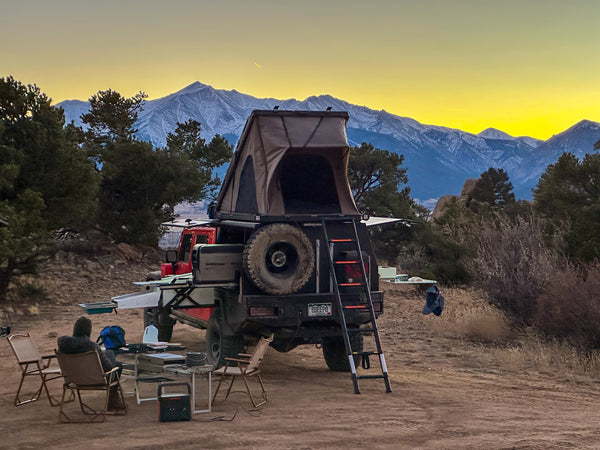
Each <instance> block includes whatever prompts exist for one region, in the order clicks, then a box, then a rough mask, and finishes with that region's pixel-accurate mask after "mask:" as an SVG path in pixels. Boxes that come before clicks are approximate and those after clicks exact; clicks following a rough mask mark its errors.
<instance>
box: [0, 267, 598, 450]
mask: <svg viewBox="0 0 600 450" xmlns="http://www.w3.org/2000/svg"><path fill="white" fill-rule="evenodd" d="M124 278H126V277H124ZM385 289H386V291H387V293H386V300H387V302H386V312H385V314H384V315H383V316H382V317H381V319H380V322H379V323H380V327H381V330H382V339H383V348H384V351H385V352H386V359H387V364H388V367H389V373H390V377H391V384H392V389H393V392H392V393H389V394H386V393H385V390H384V387H383V384H382V383H381V381H380V380H365V381H363V382H362V383H361V389H362V393H361V394H360V395H355V394H354V393H353V390H352V384H351V380H350V377H349V375H348V374H345V373H335V372H331V371H329V370H328V369H327V367H326V366H325V363H324V361H323V358H322V355H321V351H320V350H319V349H317V348H315V347H312V346H304V347H299V348H296V349H294V350H293V351H291V352H289V353H285V354H282V353H277V352H276V351H274V350H272V349H271V350H269V352H268V353H267V356H266V359H265V361H264V363H263V364H264V365H263V375H264V379H265V383H266V387H267V390H268V394H269V398H270V402H269V403H268V404H267V405H265V406H263V407H262V408H260V410H258V411H255V410H252V409H251V408H250V404H249V402H248V399H247V397H245V396H244V395H243V394H242V393H235V394H234V395H233V396H232V397H231V398H230V399H229V400H227V401H226V402H224V403H221V404H219V405H217V406H216V407H215V408H214V410H213V412H212V413H208V414H197V415H195V416H194V418H193V420H192V421H190V422H170V423H160V422H159V421H158V412H157V403H156V402H155V401H150V402H144V403H142V404H140V405H137V404H136V402H135V399H134V398H133V397H132V396H128V397H127V403H128V407H129V412H128V414H127V415H126V416H124V417H109V418H108V419H107V421H106V422H105V423H99V424H92V425H81V424H58V423H57V414H58V410H57V408H52V407H51V406H50V405H49V404H48V402H47V401H46V400H45V399H44V400H41V401H38V402H36V403H32V404H28V405H24V406H19V407H15V406H13V404H12V401H13V396H14V393H15V391H16V388H17V384H18V381H19V370H18V368H17V365H16V362H15V359H14V357H13V355H12V352H11V350H10V348H9V346H8V342H7V341H6V339H5V338H3V339H2V340H1V341H0V355H1V358H0V376H1V377H2V380H3V382H2V385H1V387H0V410H1V412H2V414H1V416H0V436H1V437H2V438H1V439H0V447H1V448H42V447H47V448H61V449H81V448H87V449H91V448H144V449H148V448H238V447H244V448H256V449H258V448H260V449H269V448H273V449H274V448H277V449H281V448H294V449H310V448H344V449H353V448H394V449H396V448H426V449H427V448H435V449H448V448H486V449H488V448H493V449H502V448H539V449H553V448H561V449H562V448H600V431H599V430H598V418H599V417H600V389H599V386H598V383H597V382H596V380H595V379H593V378H591V377H589V376H585V375H573V374H565V373H564V372H563V371H561V370H559V369H557V370H552V369H546V370H537V369H532V368H529V367H527V364H516V363H515V359H516V358H515V356H514V351H513V350H512V349H511V348H510V345H502V346H499V345H493V344H485V345H484V344H477V343H473V342H470V341H467V340H465V339H461V338H457V337H452V336H447V335H445V334H444V333H440V332H439V330H440V327H441V328H443V327H444V322H443V321H444V320H445V319H444V314H443V315H442V317H439V318H436V317H433V316H423V315H422V314H421V312H420V310H421V307H422V301H421V297H420V296H416V295H414V294H412V295H408V296H406V295H405V293H404V292H402V291H401V290H400V289H399V288H398V287H397V286H386V287H385ZM75 292H77V290H75ZM88 292H89V300H90V301H99V300H105V299H106V298H107V297H104V296H105V295H106V293H104V292H100V291H88ZM125 292H127V291H123V292H114V293H113V295H117V294H120V293H125ZM445 294H446V311H445V314H448V316H449V317H451V316H452V310H453V307H454V305H456V304H458V303H459V302H460V300H461V299H460V298H459V297H460V296H461V295H462V293H461V291H448V292H445ZM76 303H78V302H77V301H75V300H74V298H72V299H71V300H69V298H63V303H62V304H56V305H52V306H39V305H37V306H35V307H32V308H33V309H32V311H33V312H35V313H36V314H34V315H30V316H28V317H26V316H23V317H20V318H18V321H17V323H14V322H13V323H12V324H11V325H12V326H13V331H15V332H19V331H29V332H31V334H32V335H33V336H34V338H35V340H36V342H37V343H38V346H39V347H40V349H41V350H42V351H43V352H46V353H47V352H51V351H52V350H53V349H54V348H55V342H56V337H57V336H59V335H62V334H68V333H70V331H71V327H72V324H73V322H74V321H75V319H76V318H77V317H79V316H80V315H82V310H81V309H80V308H79V307H78V306H76ZM89 317H90V318H92V320H93V323H94V334H97V333H98V332H99V330H100V329H101V327H102V326H104V325H107V324H119V325H121V326H122V327H123V328H125V330H126V332H127V340H128V342H134V341H138V342H139V341H140V340H141V336H142V331H143V327H142V318H141V312H140V311H137V310H136V311H129V312H120V313H119V314H117V315H114V314H110V315H107V314H103V315H92V316H89ZM14 320H15V321H16V319H14ZM435 321H438V322H435ZM434 324H435V326H433V325H434ZM173 340H175V341H178V342H181V343H183V344H185V345H187V346H188V349H189V350H192V351H193V350H196V351H202V350H203V346H204V332H203V331H199V330H196V329H193V328H190V327H187V326H184V325H181V324H178V325H177V326H176V327H175V332H174V337H173ZM60 389H61V386H60V383H56V382H55V383H54V384H53V385H52V390H53V392H54V393H59V392H60ZM125 389H126V390H130V389H131V380H125ZM202 398H203V397H202ZM199 401H201V399H200V397H199Z"/></svg>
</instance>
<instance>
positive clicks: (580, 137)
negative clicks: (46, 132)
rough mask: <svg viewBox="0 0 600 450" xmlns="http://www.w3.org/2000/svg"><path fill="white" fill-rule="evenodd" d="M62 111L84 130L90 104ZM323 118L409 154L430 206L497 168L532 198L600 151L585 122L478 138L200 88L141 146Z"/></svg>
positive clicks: (145, 115)
mask: <svg viewBox="0 0 600 450" xmlns="http://www.w3.org/2000/svg"><path fill="white" fill-rule="evenodd" d="M57 106H60V107H62V108H63V109H64V110H65V118H66V120H67V122H70V121H71V120H73V121H74V122H75V123H76V124H78V125H81V121H80V119H79V118H80V116H81V114H82V113H84V112H86V111H87V109H88V106H89V105H88V103H87V102H83V101H77V100H68V101H65V102H61V103H59V104H58V105H57ZM275 106H279V109H281V110H286V109H288V110H320V111H323V110H325V109H327V108H328V107H331V108H332V109H333V110H338V111H340V110H341V111H348V113H349V115H350V120H349V122H348V140H349V142H350V143H351V145H355V146H358V145H360V144H361V142H370V143H371V144H373V145H374V146H375V147H377V148H381V149H385V150H389V151H393V152H396V153H399V154H403V155H404V157H405V160H404V167H406V168H407V169H408V177H409V186H410V187H411V192H412V196H413V198H415V199H417V200H420V201H421V202H423V203H424V204H428V201H431V199H436V198H439V197H440V196H442V195H444V194H458V193H460V191H461V188H462V185H463V183H464V181H465V179H467V178H476V177H478V176H479V175H480V174H481V173H482V172H484V171H486V170H487V169H489V168H490V167H494V168H503V169H504V170H505V171H506V172H507V173H508V175H509V177H510V180H511V182H512V183H513V186H514V190H515V194H516V196H517V198H523V199H529V198H531V188H532V187H534V186H535V185H536V183H537V180H538V178H539V176H540V175H541V174H542V173H543V172H544V170H545V168H546V167H547V166H548V165H549V164H552V163H554V162H555V161H556V159H557V158H558V156H560V154H562V152H564V151H569V152H572V153H574V154H576V155H577V156H579V157H581V156H583V155H584V154H585V153H589V152H592V151H593V144H594V142H596V141H597V140H598V139H600V124H598V123H596V122H591V121H582V122H580V123H578V124H577V125H575V126H573V127H571V128H569V129H568V130H566V131H564V132H563V133H561V134H559V135H556V136H553V137H552V138H551V139H549V140H548V141H539V140H537V139H534V138H531V137H527V136H521V137H512V136H510V135H509V134H507V133H504V132H502V131H500V130H496V129H493V128H488V129H486V130H484V131H482V132H481V133H479V134H478V135H475V134H471V133H466V132H464V131H461V130H457V129H452V128H446V127H441V126H434V125H424V124H421V123H419V122H417V121H416V120H413V119H410V118H408V117H401V116H397V115H394V114H390V113H388V112H386V111H383V110H382V111H375V110H372V109H369V108H366V107H364V106H358V105H353V104H351V103H348V102H345V101H343V100H340V99H337V98H335V97H332V96H329V95H320V96H313V97H308V98H307V99H305V100H302V101H299V100H295V99H287V100H278V99H274V98H262V99H260V98H255V97H252V96H250V95H246V94H242V93H240V92H237V91H235V90H232V91H227V90H218V89H214V88H212V87H211V86H207V85H204V84H202V83H199V82H195V83H192V84H191V85H189V86H187V87H185V88H184V89H182V90H180V91H177V92H175V93H173V94H171V95H168V96H166V97H163V98H159V99H157V100H151V101H148V102H146V104H145V106H144V110H143V111H142V112H141V113H140V115H139V120H138V122H137V124H136V127H137V129H138V130H139V131H138V138H139V139H141V140H144V141H150V142H152V143H153V144H154V145H155V146H164V145H165V139H166V135H167V133H169V132H173V131H174V130H175V128H176V126H177V123H178V122H179V123H181V122H185V121H186V120H188V119H190V118H192V119H195V120H197V121H199V122H200V123H201V124H202V128H201V134H202V137H204V138H205V139H210V138H212V136H214V135H215V134H220V135H222V136H224V137H225V138H227V139H228V140H229V142H230V143H233V144H234V143H236V142H237V139H238V138H239V136H240V134H241V132H242V129H243V127H244V124H245V121H246V119H247V118H248V116H249V115H250V113H251V112H252V111H253V110H255V109H273V108H274V107H275Z"/></svg>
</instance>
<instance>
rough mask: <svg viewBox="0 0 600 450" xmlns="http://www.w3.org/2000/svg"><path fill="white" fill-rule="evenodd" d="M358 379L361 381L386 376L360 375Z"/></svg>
mask: <svg viewBox="0 0 600 450" xmlns="http://www.w3.org/2000/svg"><path fill="white" fill-rule="evenodd" d="M356 378H358V379H359V380H365V379H368V378H385V377H384V375H358V376H357V377H356Z"/></svg>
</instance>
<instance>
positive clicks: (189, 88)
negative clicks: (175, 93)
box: [179, 81, 212, 93]
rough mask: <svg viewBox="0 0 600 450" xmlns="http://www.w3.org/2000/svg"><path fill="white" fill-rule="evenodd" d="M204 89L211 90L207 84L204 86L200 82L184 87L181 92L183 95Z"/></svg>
mask: <svg viewBox="0 0 600 450" xmlns="http://www.w3.org/2000/svg"><path fill="white" fill-rule="evenodd" d="M204 88H210V86H208V85H206V84H202V83H200V82H199V81H194V82H193V83H192V84H190V85H188V86H186V87H184V88H183V89H181V90H180V91H179V92H181V93H186V92H193V91H198V90H200V89H204ZM211 89H212V88H211Z"/></svg>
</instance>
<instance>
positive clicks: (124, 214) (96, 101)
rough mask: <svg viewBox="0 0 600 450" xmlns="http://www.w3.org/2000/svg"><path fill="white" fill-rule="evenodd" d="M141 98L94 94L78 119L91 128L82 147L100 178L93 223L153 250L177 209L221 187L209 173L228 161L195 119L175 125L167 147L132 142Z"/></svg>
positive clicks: (217, 140) (226, 148)
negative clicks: (87, 109)
mask: <svg viewBox="0 0 600 450" xmlns="http://www.w3.org/2000/svg"><path fill="white" fill-rule="evenodd" d="M144 98H145V94H143V93H140V94H138V95H137V96H135V97H133V98H131V99H125V98H123V97H122V96H121V95H120V94H118V93H117V92H114V91H111V90H109V91H104V92H99V93H98V94H97V95H95V96H94V97H92V99H90V106H91V109H90V112H89V113H87V114H84V115H83V116H82V120H83V122H84V123H85V124H87V125H89V126H90V129H89V131H88V132H87V148H88V150H89V152H90V154H91V155H92V156H94V158H95V160H96V161H97V165H98V168H99V170H100V173H101V175H102V182H101V191H100V203H99V209H98V216H97V217H98V223H99V224H100V226H101V228H102V229H103V230H104V231H105V232H106V233H107V234H108V235H109V236H111V237H112V238H113V239H115V240H116V241H119V242H128V243H131V244H142V243H143V244H150V245H155V244H156V242H157V239H158V236H159V235H160V232H161V230H160V223H161V222H164V221H166V220H168V219H170V218H171V217H172V214H173V209H174V207H175V205H176V204H178V203H180V202H182V201H184V200H188V201H197V200H201V199H203V198H205V197H206V196H207V195H208V194H210V193H211V192H212V190H213V189H214V188H215V187H216V186H218V185H219V184H220V180H219V179H218V177H213V170H214V169H215V168H216V167H218V166H220V165H222V164H224V163H225V162H227V161H228V160H229V159H230V158H231V155H232V148H231V146H230V145H229V144H228V143H227V141H225V140H224V139H222V138H221V137H220V136H215V137H214V138H213V139H212V141H211V142H210V143H209V144H208V145H207V144H206V143H205V141H204V139H202V138H201V137H200V123H199V122H197V121H195V120H188V121H187V122H185V123H183V124H178V125H177V129H176V130H175V132H174V133H169V134H168V136H167V147H166V148H159V149H156V150H155V149H153V148H152V145H151V144H150V143H146V142H140V141H138V140H136V138H135V134H134V133H135V129H134V124H135V121H136V120H137V115H138V112H139V111H140V110H141V109H142V107H143V99H144Z"/></svg>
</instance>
